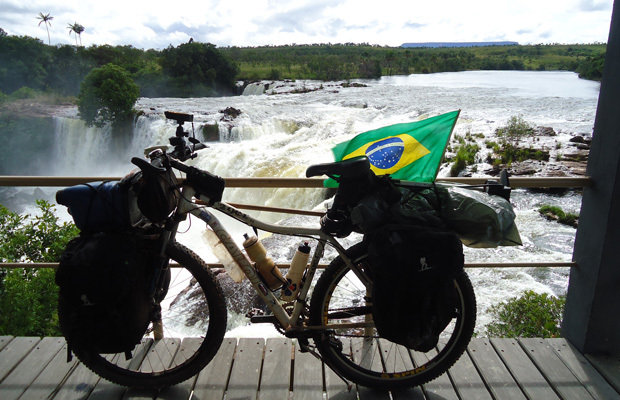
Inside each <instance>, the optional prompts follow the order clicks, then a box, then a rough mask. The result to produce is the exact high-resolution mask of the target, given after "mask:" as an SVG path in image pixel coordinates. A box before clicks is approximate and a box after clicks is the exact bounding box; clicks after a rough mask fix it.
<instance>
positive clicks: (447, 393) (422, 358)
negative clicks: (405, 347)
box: [413, 350, 459, 400]
mask: <svg viewBox="0 0 620 400" xmlns="http://www.w3.org/2000/svg"><path fill="white" fill-rule="evenodd" d="M436 354H437V351H436V350H431V351H429V352H428V353H420V352H417V351H416V352H413V360H414V362H415V365H416V366H420V365H424V364H426V362H427V361H428V360H429V357H434V356H435V355H436ZM422 390H423V391H424V393H426V397H427V398H428V399H429V400H459V397H458V395H457V394H456V391H455V390H454V386H452V382H451V381H450V376H449V375H448V374H447V373H445V374H442V375H440V376H439V377H437V378H436V379H434V380H432V381H430V382H427V383H425V384H424V385H423V386H422Z"/></svg>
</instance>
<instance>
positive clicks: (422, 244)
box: [368, 225, 464, 352]
mask: <svg viewBox="0 0 620 400" xmlns="http://www.w3.org/2000/svg"><path fill="white" fill-rule="evenodd" d="M368 256H369V263H370V265H371V271H372V280H373V291H372V315H373V320H374V322H375V326H376V329H377V331H378V332H379V335H381V337H383V338H385V339H388V340H390V341H392V342H394V343H398V344H401V345H403V346H406V347H408V348H410V349H413V350H416V351H422V352H426V351H429V350H431V349H433V348H434V347H435V346H436V345H437V342H438V341H439V335H440V334H441V332H442V331H443V330H444V329H445V328H446V326H447V325H448V324H449V323H450V321H451V320H452V318H453V317H455V304H456V303H455V301H456V297H455V296H456V292H455V288H454V277H455V276H457V274H459V273H461V272H462V271H463V266H464V256H463V245H462V243H461V241H460V240H459V238H458V236H457V235H456V234H454V233H453V232H450V231H443V230H433V229H429V228H424V229H421V228H420V227H416V226H407V225H385V226H384V227H382V228H380V229H378V230H377V231H376V232H375V233H374V234H373V235H372V237H370V238H369V245H368Z"/></svg>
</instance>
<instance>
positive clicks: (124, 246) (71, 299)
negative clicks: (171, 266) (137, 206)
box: [56, 234, 160, 353]
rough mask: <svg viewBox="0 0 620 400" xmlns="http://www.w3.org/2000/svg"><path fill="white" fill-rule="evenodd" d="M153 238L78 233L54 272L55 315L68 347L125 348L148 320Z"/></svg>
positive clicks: (131, 345) (153, 266)
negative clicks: (56, 303) (55, 291)
mask: <svg viewBox="0 0 620 400" xmlns="http://www.w3.org/2000/svg"><path fill="white" fill-rule="evenodd" d="M159 243H160V241H159V240H158V239H144V238H139V237H137V236H135V235H122V234H97V235H86V236H79V237H77V238H75V239H73V240H72V241H71V242H69V244H68V245H67V248H66V249H65V251H64V253H63V254H62V257H61V260H60V264H59V267H58V270H57V272H56V284H57V285H58V286H59V288H60V291H59V306H58V314H59V319H60V326H61V330H62V332H63V335H64V336H65V337H66V339H67V342H68V344H69V348H89V349H93V350H95V351H96V352H98V353H123V352H125V353H128V352H130V351H131V350H132V349H133V348H134V346H135V345H136V344H138V343H139V342H140V340H141V339H142V337H143V335H144V333H145V331H146V330H147V328H148V326H149V323H150V321H151V319H152V316H153V315H152V313H153V304H152V297H153V296H152V294H153V289H154V282H155V280H156V279H157V277H156V276H155V274H157V271H158V265H159V264H158V261H159V257H157V253H156V252H147V251H146V250H148V249H149V248H152V249H155V248H156V246H157V245H158V244H159Z"/></svg>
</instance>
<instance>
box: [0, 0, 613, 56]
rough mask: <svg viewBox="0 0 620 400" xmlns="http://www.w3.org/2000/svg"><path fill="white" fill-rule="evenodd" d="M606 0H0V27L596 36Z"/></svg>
mask: <svg viewBox="0 0 620 400" xmlns="http://www.w3.org/2000/svg"><path fill="white" fill-rule="evenodd" d="M612 4H613V0H565V1H560V0H542V1H541V0H518V1H514V2H502V1H497V0H471V1H469V2H464V1H460V0H459V1H456V0H451V1H443V2H438V1H434V2H430V1H427V2H412V1H410V0H382V1H379V2H377V1H376V0H373V1H370V0H336V1H333V0H314V1H312V0H247V1H238V0H237V1H235V0H230V1H214V0H205V1H200V2H192V3H191V4H187V3H181V2H177V3H175V2H170V1H169V0H168V1H164V0H150V1H146V0H137V1H119V0H107V1H101V0H99V1H93V0H82V1H75V0H73V1H65V2H60V1H58V0H54V1H43V0H32V1H29V2H27V3H26V2H23V0H0V7H1V9H2V10H3V11H2V14H0V27H1V28H3V29H4V30H5V31H7V32H8V33H9V34H13V35H28V36H33V37H38V38H40V39H41V40H43V41H45V42H47V32H46V30H45V27H44V26H43V24H42V25H41V26H37V24H38V22H39V20H37V19H36V17H37V15H38V13H39V12H43V13H44V14H46V13H50V14H51V15H52V16H53V17H54V20H52V27H51V28H50V36H51V41H52V43H53V44H54V43H56V44H58V43H60V44H72V43H74V42H75V39H74V37H73V36H70V34H69V30H68V29H67V24H70V23H74V22H78V23H80V24H82V25H83V26H84V27H85V29H86V30H85V31H84V33H83V34H82V43H83V44H84V45H85V46H89V45H91V44H111V45H126V44H131V45H133V46H135V47H139V48H165V47H167V46H168V45H173V46H177V45H179V44H181V43H184V42H186V41H187V40H189V38H190V37H193V38H194V40H197V41H201V42H211V43H214V44H216V45H218V46H228V45H237V46H257V45H267V44H276V45H278V44H290V43H298V44H302V43H327V42H331V43H345V42H353V43H361V42H368V43H371V44H381V45H390V46H398V45H400V44H402V43H404V42H430V41H483V40H484V41H495V40H512V41H518V42H520V43H555V42H558V43H587V42H593V41H600V42H605V41H607V36H608V32H609V22H610V19H611V9H612Z"/></svg>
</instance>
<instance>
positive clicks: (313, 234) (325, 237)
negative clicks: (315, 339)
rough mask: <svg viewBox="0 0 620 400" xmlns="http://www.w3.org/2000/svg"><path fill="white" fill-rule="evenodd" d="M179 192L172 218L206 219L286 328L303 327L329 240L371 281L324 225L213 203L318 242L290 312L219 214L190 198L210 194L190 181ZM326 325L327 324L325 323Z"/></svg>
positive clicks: (255, 224) (256, 224) (261, 225)
mask: <svg viewBox="0 0 620 400" xmlns="http://www.w3.org/2000/svg"><path fill="white" fill-rule="evenodd" d="M180 194H181V195H180V196H179V199H178V202H177V209H176V213H175V215H174V216H173V220H174V221H181V220H183V219H184V216H185V215H187V214H192V215H194V216H195V217H197V218H199V219H200V220H202V221H204V222H205V223H206V224H207V225H208V226H209V227H210V228H211V229H212V230H213V231H214V232H215V234H216V236H217V237H218V238H219V240H220V241H221V242H222V244H223V245H224V246H225V247H226V249H227V250H228V252H229V253H230V255H231V256H232V258H233V259H234V260H235V261H236V262H237V264H238V265H239V267H240V268H241V270H242V271H243V273H244V274H245V275H246V277H247V278H248V279H249V281H250V283H251V284H252V286H253V287H254V289H255V290H256V293H257V294H258V295H259V296H260V297H261V298H262V299H263V301H264V302H265V304H266V305H267V306H268V307H269V309H270V310H271V311H272V312H273V315H274V316H275V317H276V318H277V320H278V322H279V323H280V324H281V326H282V327H283V328H284V329H285V330H286V331H292V330H303V329H304V327H303V326H302V325H301V323H300V316H301V313H302V311H303V308H304V306H305V304H306V299H307V296H308V291H309V289H310V286H311V284H312V280H313V278H314V274H315V272H316V270H317V268H318V264H319V261H320V260H321V258H322V257H323V254H324V250H325V245H326V244H328V245H331V246H333V247H334V248H335V249H336V251H337V252H338V253H339V255H340V256H341V257H342V258H343V260H345V262H346V263H348V264H350V267H351V269H352V270H353V271H355V273H356V274H357V275H358V277H359V278H360V280H362V282H369V280H368V278H367V277H366V274H365V273H364V272H363V271H360V270H359V269H358V268H357V267H355V265H354V264H353V263H352V262H351V260H350V259H349V258H348V257H346V255H345V249H344V248H343V247H342V245H340V243H339V242H338V241H337V240H336V238H334V237H333V236H332V235H329V234H327V233H325V232H323V231H322V230H321V229H318V228H306V227H296V226H280V225H275V224H271V223H267V222H264V221H261V220H258V219H255V218H253V217H251V216H249V215H247V214H245V213H244V212H242V211H240V210H238V209H236V208H235V207H233V206H231V205H229V204H226V203H225V202H216V203H215V204H213V205H212V206H211V208H213V209H214V210H218V211H220V212H222V213H223V214H225V215H228V216H230V217H232V218H234V219H236V220H238V221H240V222H242V223H243V224H245V225H247V226H249V227H252V228H254V229H259V230H262V231H266V232H270V233H275V234H283V235H288V236H299V237H305V238H310V239H313V240H316V241H317V246H316V249H315V251H314V254H313V256H312V259H311V261H310V265H309V267H308V268H307V269H306V273H305V275H304V278H303V280H302V283H301V287H300V290H299V295H298V297H297V299H296V300H295V302H294V307H293V311H292V312H291V314H290V315H289V313H288V312H287V311H286V310H285V309H284V307H283V306H282V304H281V303H280V301H279V299H278V298H277V297H276V296H275V295H274V293H273V292H272V291H271V290H270V289H269V288H268V287H267V286H266V285H265V283H264V282H263V280H262V278H261V277H260V276H259V274H258V273H257V271H256V269H255V268H254V266H253V265H252V263H251V262H250V260H249V259H248V258H247V257H246V256H245V254H244V253H243V252H242V251H241V249H240V248H239V246H237V244H236V243H235V241H234V240H233V239H232V238H231V236H230V234H229V233H228V231H227V230H226V229H225V227H224V226H223V225H222V224H221V223H220V221H219V220H218V218H217V217H216V216H215V215H214V214H213V213H212V212H210V211H209V210H208V207H207V206H201V205H197V204H195V203H194V202H192V201H191V199H193V198H195V197H196V198H199V199H200V200H202V201H204V202H206V203H207V204H208V203H209V198H208V197H206V196H202V195H200V196H198V197H197V196H196V195H197V193H196V190H195V189H194V188H193V187H191V186H189V185H183V187H182V188H181V189H180ZM177 228H178V222H177V223H175V224H174V226H173V229H172V232H171V234H172V235H171V236H170V237H171V238H173V237H174V233H176V230H177ZM306 328H307V327H306ZM323 329H325V328H324V327H323Z"/></svg>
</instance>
